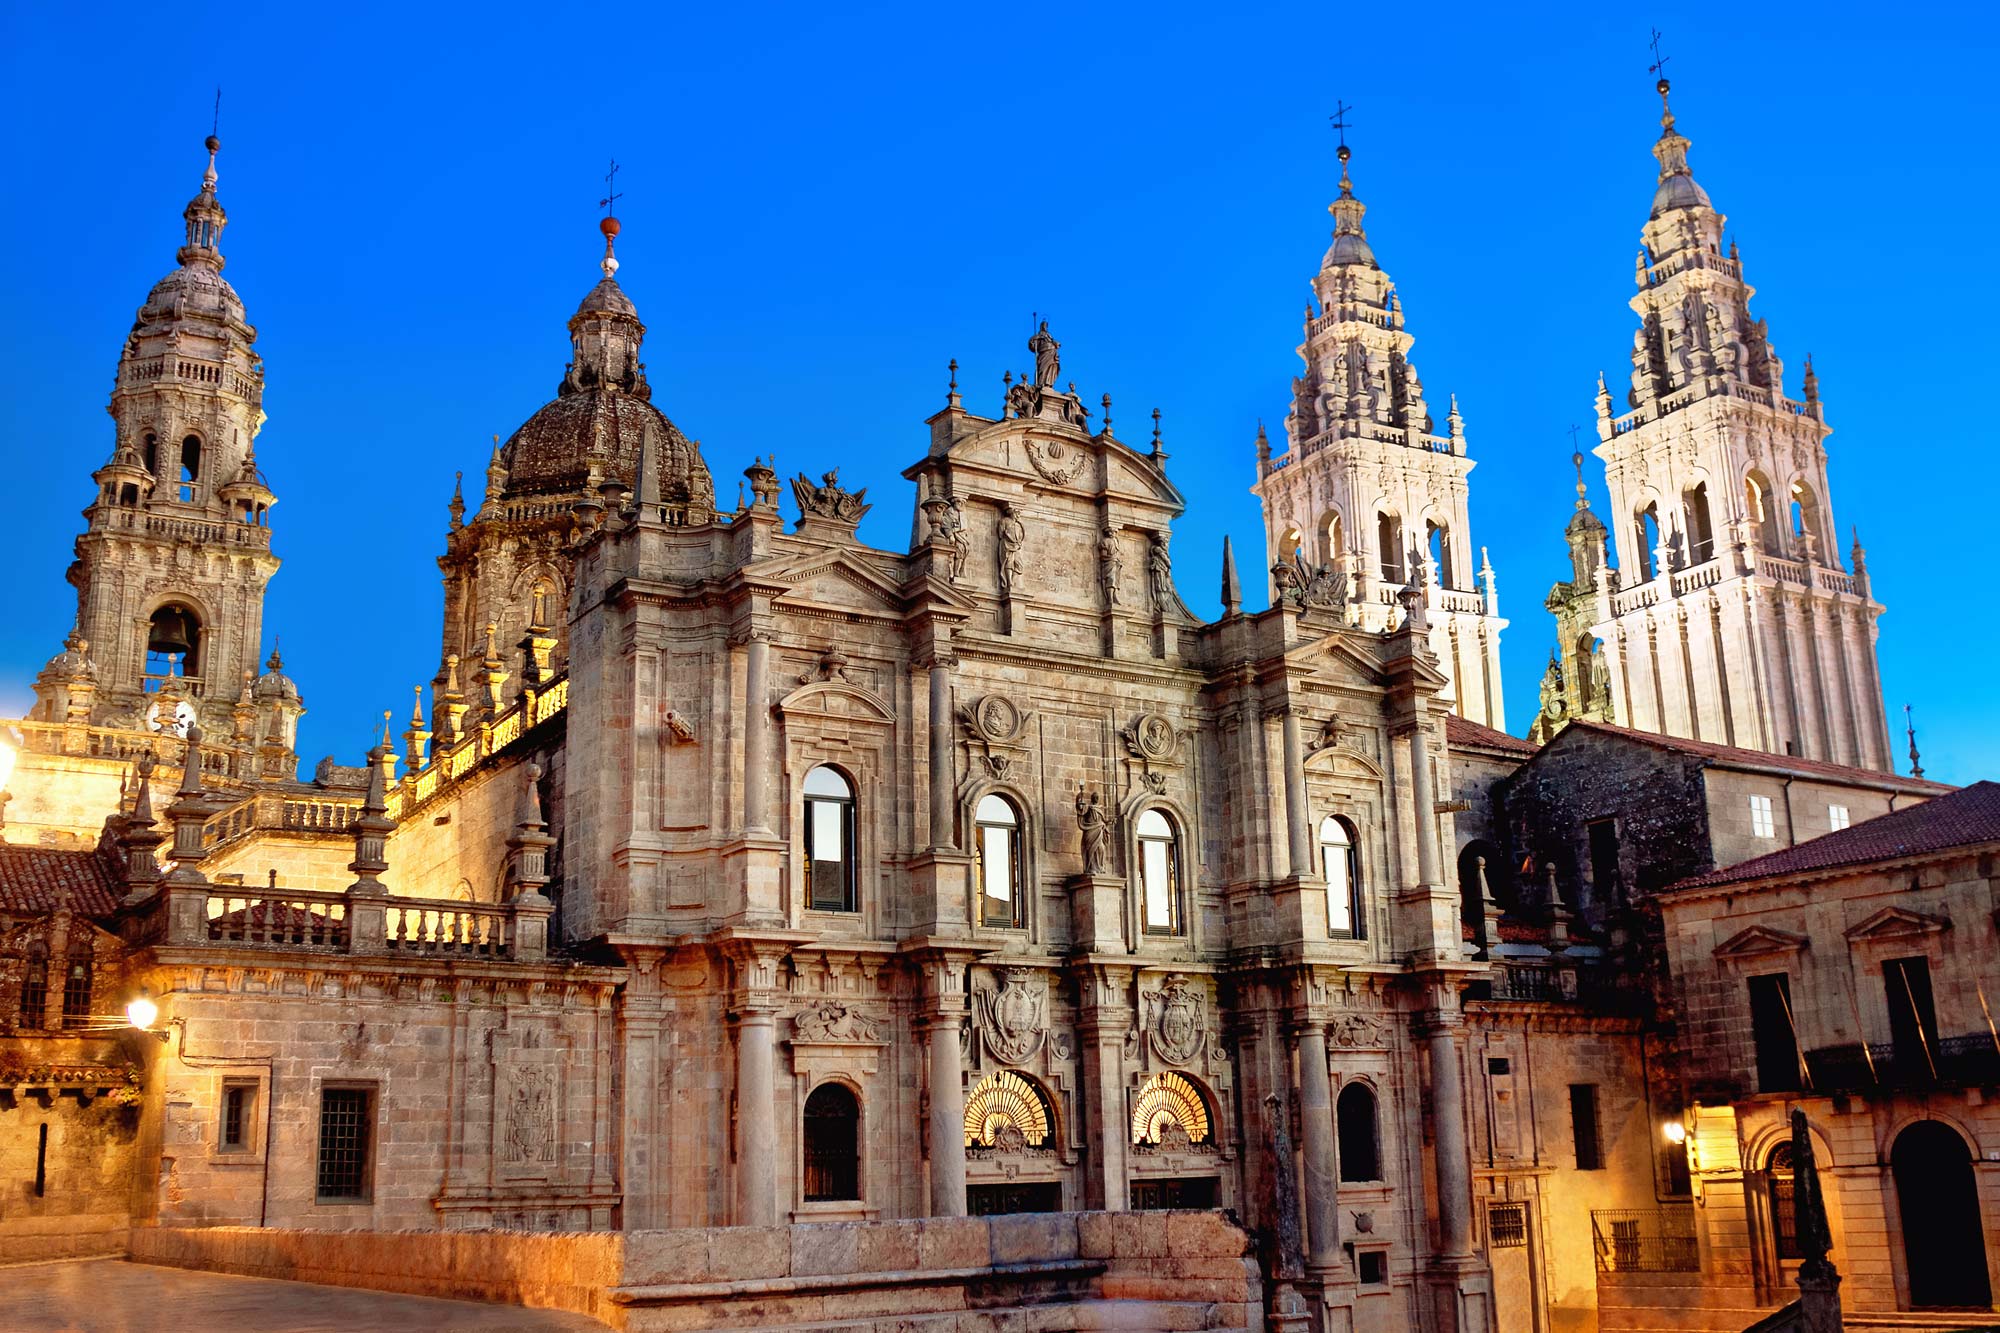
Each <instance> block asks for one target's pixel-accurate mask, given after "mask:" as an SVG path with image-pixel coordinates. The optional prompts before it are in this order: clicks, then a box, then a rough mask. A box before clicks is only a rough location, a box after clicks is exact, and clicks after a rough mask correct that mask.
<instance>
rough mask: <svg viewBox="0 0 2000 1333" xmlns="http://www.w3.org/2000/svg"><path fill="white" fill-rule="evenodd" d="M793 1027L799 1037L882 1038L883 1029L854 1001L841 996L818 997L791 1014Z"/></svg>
mask: <svg viewBox="0 0 2000 1333" xmlns="http://www.w3.org/2000/svg"><path fill="white" fill-rule="evenodd" d="M792 1031H793V1032H794V1033H795V1034H796V1035H797V1037H798V1039H799V1040H800V1041H880V1040H882V1030H881V1028H880V1026H879V1025H878V1024H877V1023H876V1022H875V1020H874V1019H872V1018H869V1017H868V1016H867V1015H866V1014H863V1013H862V1012H861V1011H860V1010H858V1009H856V1008H854V1007H853V1006H852V1005H846V1004H842V1003H841V1002H840V1001H839V1000H830V999H827V1000H815V1001H813V1002H812V1003H811V1004H808V1005H807V1006H806V1007H805V1008H803V1009H801V1010H799V1012H798V1013H796V1014H794V1015H793V1016H792Z"/></svg>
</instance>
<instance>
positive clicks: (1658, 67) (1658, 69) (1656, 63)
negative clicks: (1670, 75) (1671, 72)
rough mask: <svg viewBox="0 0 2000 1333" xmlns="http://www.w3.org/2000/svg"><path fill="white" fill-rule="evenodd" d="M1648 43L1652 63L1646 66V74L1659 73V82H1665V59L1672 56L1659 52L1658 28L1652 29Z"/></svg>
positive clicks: (1667, 59) (1669, 58)
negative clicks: (1650, 39)
mask: <svg viewBox="0 0 2000 1333" xmlns="http://www.w3.org/2000/svg"><path fill="white" fill-rule="evenodd" d="M1648 44H1649V45H1650V46H1651V47H1652V48H1653V63H1652V64H1650V65H1648V66H1647V67H1646V72H1647V73H1648V74H1657V75H1659V76H1660V82H1661V83H1665V82H1666V81H1667V61H1669V60H1671V59H1672V58H1673V57H1671V56H1663V55H1661V54H1660V30H1659V29H1658V28H1655V29H1653V37H1652V41H1651V42H1650V43H1648Z"/></svg>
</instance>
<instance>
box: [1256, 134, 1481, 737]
mask: <svg viewBox="0 0 2000 1333" xmlns="http://www.w3.org/2000/svg"><path fill="white" fill-rule="evenodd" d="M1351 156H1352V154H1351V152H1350V151H1349V149H1348V148H1347V146H1346V145H1345V144H1342V145H1341V148H1340V197H1339V198H1338V199H1336V200H1334V201H1333V203H1332V204H1331V205H1330V206H1329V207H1328V209H1327V211H1328V212H1330V213H1332V214H1333V218H1334V228H1333V244H1332V245H1331V246H1330V247H1328V249H1327V252H1326V257H1325V259H1324V260H1322V261H1321V263H1320V270H1319V276H1318V277H1316V278H1314V279H1313V296H1314V298H1315V300H1314V301H1309V302H1307V304H1306V312H1305V341H1304V342H1303V343H1302V344H1301V345H1300V347H1299V349H1298V354H1299V356H1300V358H1301V359H1302V360H1303V361H1304V362H1305V373H1304V374H1303V375H1300V376H1297V377H1296V378H1294V379H1293V380H1292V408H1291V411H1290V413H1289V414H1288V415H1287V416H1286V418H1285V434H1286V438H1287V442H1288V444H1289V451H1288V452H1287V453H1286V454H1284V455H1283V456H1282V457H1279V458H1276V459H1273V458H1272V457H1271V449H1270V445H1269V443H1268V441H1267V440H1266V439H1265V436H1264V432H1263V428H1262V427H1261V426H1260V427H1259V428H1258V432H1257V484H1256V485H1255V486H1253V487H1252V488H1251V489H1252V491H1253V492H1254V493H1255V494H1256V495H1257V496H1258V498H1259V499H1261V500H1262V501H1263V508H1264V536H1265V542H1266V549H1267V552H1268V554H1269V559H1270V563H1271V568H1272V583H1273V593H1274V594H1275V595H1277V596H1279V597H1285V596H1291V597H1294V598H1296V599H1301V600H1306V601H1310V602H1314V603H1320V604H1324V603H1327V602H1337V603H1339V604H1341V605H1343V606H1344V607H1345V609H1346V612H1347V615H1348V617H1349V621H1350V623H1352V624H1357V625H1360V626H1362V627H1364V628H1367V629H1371V630H1382V629H1387V628H1390V627H1392V626H1394V625H1396V624H1397V623H1398V622H1399V621H1400V618H1401V616H1402V612H1401V609H1400V603H1399V600H1398V597H1399V594H1400V592H1401V590H1402V588H1403V587H1404V586H1405V585H1406V584H1408V585H1416V586H1420V587H1422V588H1423V589H1424V590H1425V597H1426V602H1427V607H1426V610H1427V613H1428V620H1429V623H1430V627H1431V631H1430V632H1431V648H1432V650H1433V651H1434V652H1435V653H1436V654H1437V656H1438V660H1439V662H1440V663H1441V664H1442V666H1443V669H1444V671H1445V674H1446V675H1447V676H1448V677H1449V678H1450V680H1451V682H1452V683H1451V686H1450V689H1449V690H1448V692H1447V697H1448V698H1450V699H1451V700H1452V701H1453V704H1454V707H1455V710H1456V711H1457V712H1458V713H1459V714H1460V716H1462V717H1465V718H1467V719H1469V720H1471V721H1473V722H1478V723H1482V724H1484V725H1486V726H1490V727H1496V728H1503V727H1504V726H1505V725H1506V723H1505V714H1504V711H1503V705H1502V702H1501V690H1500V631H1501V630H1502V629H1503V628H1504V627H1505V626H1506V623H1507V622H1506V621H1504V620H1502V619H1501V618H1500V615H1499V600H1498V596H1497V594H1496V591H1495V588H1494V582H1493V571H1492V568H1491V566H1490V565H1488V563H1487V561H1486V557H1485V552H1484V550H1483V549H1481V548H1476V547H1475V546H1474V545H1473V544H1472V529H1471V520H1470V518H1469V516H1468V513H1467V507H1466V491H1467V486H1466V478H1467V476H1468V475H1469V474H1470V473H1471V471H1472V467H1473V463H1472V460H1471V459H1470V458H1469V457H1467V456H1466V447H1465V423H1464V422H1463V421H1462V420H1461V419H1460V417H1459V414H1458V402H1457V400H1456V399H1455V398H1454V399H1453V400H1452V403H1451V408H1450V411H1449V412H1448V413H1447V414H1446V418H1445V431H1444V432H1443V433H1442V434H1440V433H1438V432H1437V430H1436V422H1435V421H1434V419H1433V417H1432V415H1431V412H1430V408H1429V405H1428V404H1427V403H1426V402H1425V400H1424V386H1423V382H1422V381H1421V380H1420V379H1418V377H1417V372H1416V368H1415V367H1414V366H1413V365H1411V364H1410V360H1409V354H1410V345H1411V343H1412V342H1414V341H1415V340H1414V339H1413V338H1412V337H1411V335H1410V334H1408V333H1406V332H1405V331H1404V328H1403V305H1402V301H1401V300H1400V298H1398V296H1397V295H1396V286H1395V284H1394V283H1393V282H1391V281H1390V280H1389V276H1388V274H1386V273H1384V272H1383V271H1382V267H1381V265H1380V264H1378V263H1377V262H1376V260H1375V252H1374V250H1373V249H1372V248H1371V247H1370V246H1369V244H1368V237H1367V235H1366V234H1365V233H1364V232H1363V230H1362V226H1361V219H1362V215H1363V214H1364V213H1365V212H1366V211H1367V208H1366V206H1365V205H1364V204H1363V203H1362V202H1361V201H1360V200H1359V199H1357V198H1355V196H1354V182H1353V181H1352V179H1350V178H1349V176H1348V170H1347V164H1348V160H1349V158H1350V157H1351ZM1315 302H1316V304H1315ZM1475 551H1478V553H1479V558H1478V561H1477V563H1476V564H1475V562H1474V559H1473V556H1474V552H1475Z"/></svg>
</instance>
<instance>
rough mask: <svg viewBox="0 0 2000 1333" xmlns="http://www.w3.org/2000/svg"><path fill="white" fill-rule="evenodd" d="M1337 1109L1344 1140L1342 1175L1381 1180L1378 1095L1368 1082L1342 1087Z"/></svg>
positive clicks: (1336, 1124) (1338, 1129)
mask: <svg viewBox="0 0 2000 1333" xmlns="http://www.w3.org/2000/svg"><path fill="white" fill-rule="evenodd" d="M1333 1110H1334V1129H1335V1133H1336V1135H1337V1136H1338V1138H1339V1140H1340V1178H1341V1179H1342V1180H1380V1179H1381V1178H1382V1152H1381V1148H1380V1146H1379V1142H1378V1140H1377V1138H1376V1134H1375V1094H1374V1093H1373V1092H1371V1091H1369V1089H1368V1085H1367V1084H1365V1083H1350V1084H1348V1085H1347V1086H1346V1087H1344V1088H1342V1089H1341V1090H1340V1096H1339V1097H1338V1098H1337V1099H1336V1100H1335V1101H1334V1108H1333Z"/></svg>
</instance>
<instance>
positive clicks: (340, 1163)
mask: <svg viewBox="0 0 2000 1333" xmlns="http://www.w3.org/2000/svg"><path fill="white" fill-rule="evenodd" d="M372 1101H373V1096H372V1094H371V1093H370V1092H369V1090H368V1089H367V1088H325V1089H322V1090H321V1092H320V1095H319V1197H320V1198H321V1199H366V1198H367V1197H368V1139H369V1131H370V1130H371V1129H372V1128H373V1126H372V1125H371V1124H370V1121H371V1119H372V1117H371V1115H370V1111H371V1110H372V1107H371V1106H370V1103H371V1102H372Z"/></svg>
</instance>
